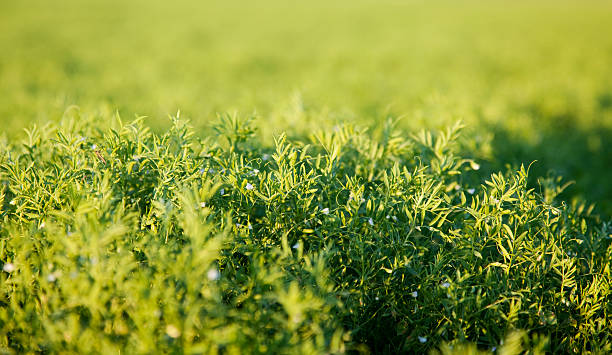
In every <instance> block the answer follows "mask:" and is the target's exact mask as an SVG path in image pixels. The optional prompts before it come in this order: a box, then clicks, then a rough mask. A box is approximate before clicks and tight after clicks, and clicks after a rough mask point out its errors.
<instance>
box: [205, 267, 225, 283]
mask: <svg viewBox="0 0 612 355" xmlns="http://www.w3.org/2000/svg"><path fill="white" fill-rule="evenodd" d="M206 276H207V277H208V279H209V280H210V281H216V280H219V277H221V274H220V273H219V270H217V269H215V268H212V269H210V270H208V272H207V273H206Z"/></svg>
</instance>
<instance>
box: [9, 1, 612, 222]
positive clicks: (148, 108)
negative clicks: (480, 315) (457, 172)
mask: <svg viewBox="0 0 612 355" xmlns="http://www.w3.org/2000/svg"><path fill="white" fill-rule="evenodd" d="M71 105H78V106H79V107H80V108H81V112H83V113H84V114H88V115H96V116H99V117H100V118H101V120H103V119H106V118H108V117H110V115H112V114H113V113H114V112H115V111H117V110H118V111H119V113H120V114H121V116H122V117H124V118H128V119H129V118H131V117H133V116H134V115H136V114H138V115H146V116H148V117H149V118H148V120H147V123H148V124H149V125H151V126H153V127H154V128H155V129H156V130H163V129H164V127H167V126H168V124H169V120H168V119H167V117H168V115H170V114H175V113H176V112H177V110H179V109H180V110H181V116H182V117H188V118H189V119H191V122H192V124H193V125H194V126H195V127H196V128H197V129H198V130H199V131H200V132H202V134H204V133H205V132H207V127H209V125H210V122H211V121H212V120H214V119H215V117H216V114H217V113H222V112H234V111H236V112H238V113H240V114H242V115H250V114H252V113H255V112H256V113H257V117H258V126H259V127H260V135H261V137H262V139H263V142H264V144H272V143H273V142H272V140H271V139H270V137H271V136H273V135H274V134H278V133H279V132H281V131H287V132H288V133H289V134H290V135H297V136H300V135H304V134H308V133H309V132H310V131H311V130H312V129H314V128H321V127H333V126H334V125H335V124H337V123H338V122H347V121H353V122H357V123H358V124H361V125H366V126H371V127H373V129H374V130H376V127H379V126H380V125H379V123H380V122H382V121H383V120H384V119H385V118H386V117H387V116H393V117H401V121H400V123H399V127H400V128H402V129H406V130H414V129H420V128H441V127H445V126H447V125H450V124H452V123H454V122H455V121H456V120H459V119H460V120H463V122H464V123H465V124H466V125H467V129H466V132H465V134H464V146H465V147H464V149H465V150H466V154H467V155H470V156H473V157H476V158H478V159H480V160H481V161H482V163H483V164H482V166H483V171H484V172H485V173H486V172H489V171H494V170H497V169H505V168H506V167H507V165H508V164H510V165H511V166H516V165H517V164H520V163H525V164H529V163H531V162H532V161H534V160H537V161H538V162H537V163H536V164H534V165H533V167H532V176H534V177H535V176H548V175H557V174H560V175H562V176H563V177H564V178H565V180H567V181H572V180H573V181H576V184H574V185H573V186H571V187H570V188H569V189H568V190H567V192H566V195H565V197H566V198H568V199H576V198H580V197H586V198H587V199H588V200H589V201H593V202H596V204H597V206H598V208H599V211H601V212H604V213H605V214H607V215H610V214H612V183H611V181H612V167H611V166H612V143H611V140H612V2H610V1H572V2H570V1H536V2H533V1H514V2H498V1H400V0H377V1H374V0H371V1H366V0H357V1H335V0H330V1H319V0H316V1H308V2H305V1H301V2H298V1H280V0H274V1H265V0H264V1H258V2H247V1H232V0H230V1H218V2H211V1H195V0H193V1H182V0H178V1H174V2H161V1H116V0H110V1H109V0H106V1H97V0H96V1H83V0H78V1H77V0H68V1H67V0H60V1H47V0H45V1H42V0H41V1H31V0H19V1H0V123H1V124H2V128H1V131H0V132H3V133H0V136H1V135H4V136H5V137H7V138H8V139H9V141H11V140H12V137H15V136H16V135H17V134H21V133H20V132H21V130H22V128H24V127H26V126H28V125H29V124H31V123H32V122H46V121H48V120H58V119H59V118H61V117H62V115H63V113H64V112H65V111H66V110H67V108H69V107H70V106H71ZM266 142H267V143H266Z"/></svg>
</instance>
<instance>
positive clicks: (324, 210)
mask: <svg viewBox="0 0 612 355" xmlns="http://www.w3.org/2000/svg"><path fill="white" fill-rule="evenodd" d="M321 213H323V214H329V208H327V207H325V208H324V209H322V210H321Z"/></svg>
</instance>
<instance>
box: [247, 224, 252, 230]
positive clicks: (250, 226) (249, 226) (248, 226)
mask: <svg viewBox="0 0 612 355" xmlns="http://www.w3.org/2000/svg"><path fill="white" fill-rule="evenodd" d="M247 228H249V230H250V231H252V230H253V226H252V225H251V223H249V224H248V225H247Z"/></svg>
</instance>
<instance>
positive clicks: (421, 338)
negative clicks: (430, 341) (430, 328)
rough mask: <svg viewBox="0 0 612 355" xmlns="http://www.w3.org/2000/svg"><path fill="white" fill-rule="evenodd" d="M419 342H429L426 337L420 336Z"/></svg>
mask: <svg viewBox="0 0 612 355" xmlns="http://www.w3.org/2000/svg"><path fill="white" fill-rule="evenodd" d="M419 342H421V343H422V344H424V343H427V338H426V337H419Z"/></svg>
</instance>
